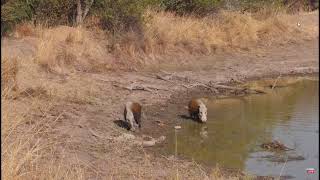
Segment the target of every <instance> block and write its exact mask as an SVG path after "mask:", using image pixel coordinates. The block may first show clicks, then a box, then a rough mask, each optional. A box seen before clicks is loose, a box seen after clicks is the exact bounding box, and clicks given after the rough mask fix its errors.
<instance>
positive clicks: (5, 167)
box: [1, 58, 84, 180]
mask: <svg viewBox="0 0 320 180" xmlns="http://www.w3.org/2000/svg"><path fill="white" fill-rule="evenodd" d="M1 65H2V66H1V70H2V71H1V83H3V84H2V85H3V86H2V87H5V88H3V89H2V91H1V92H2V93H1V107H2V112H1V147H2V149H1V161H2V163H1V171H2V176H1V177H2V178H3V179H52V180H54V179H84V169H83V168H81V167H80V166H79V165H71V164H68V163H66V162H63V160H62V159H63V158H62V159H60V160H59V159H57V158H56V157H55V154H54V152H55V148H56V146H57V144H58V143H60V142H58V141H56V140H55V139H52V138H49V139H48V138H46V135H47V134H48V133H50V132H51V129H50V127H51V125H52V124H53V123H54V122H55V121H56V120H58V118H59V117H56V119H54V120H52V118H47V113H48V111H49V110H50V108H51V107H52V104H51V103H50V102H51V101H52V99H50V100H49V101H43V100H42V98H41V95H43V93H44V92H43V91H45V90H44V89H43V88H35V89H32V88H27V89H24V90H22V89H21V90H20V89H19V91H18V92H17V91H13V88H9V87H12V86H9V85H10V83H11V82H12V81H13V82H14V84H15V85H17V83H18V82H20V81H17V79H19V78H21V77H19V74H20V73H25V71H26V69H21V68H26V67H25V66H23V65H22V66H18V63H17V59H9V58H2V59H1ZM19 65H20V63H19ZM28 68H30V66H28ZM29 71H30V69H29ZM18 72H19V73H18ZM33 73H34V72H33ZM24 75H26V74H24ZM20 80H21V79H20ZM33 81H34V82H36V81H35V80H34V79H33ZM21 87H22V88H25V87H24V86H23V85H22V86H21ZM30 89H31V90H30ZM25 93H26V94H28V96H26V97H25V96H24V94H25ZM11 97H15V98H14V99H13V98H11ZM35 114H38V116H37V117H40V118H36V117H35V116H34V115H35ZM44 164H45V166H44Z"/></svg>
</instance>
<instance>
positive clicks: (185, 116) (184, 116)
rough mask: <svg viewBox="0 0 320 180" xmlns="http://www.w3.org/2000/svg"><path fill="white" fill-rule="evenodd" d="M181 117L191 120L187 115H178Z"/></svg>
mask: <svg viewBox="0 0 320 180" xmlns="http://www.w3.org/2000/svg"><path fill="white" fill-rule="evenodd" d="M178 116H179V117H180V118H182V119H188V120H193V119H192V118H191V117H190V116H187V115H178Z"/></svg>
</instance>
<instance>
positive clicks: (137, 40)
mask: <svg viewBox="0 0 320 180" xmlns="http://www.w3.org/2000/svg"><path fill="white" fill-rule="evenodd" d="M145 15H146V16H148V17H151V19H150V21H148V23H147V24H146V25H145V26H144V32H143V34H141V33H140V34H139V33H136V32H127V33H123V34H121V35H118V36H116V37H115V36H114V35H109V34H108V33H103V32H102V31H101V30H99V29H98V28H97V26H98V25H97V24H99V20H98V19H97V18H96V17H92V18H91V19H90V20H88V22H87V23H88V24H87V26H90V25H91V26H93V27H90V30H89V29H88V28H81V27H78V28H73V27H67V26H59V27H55V28H45V27H44V26H40V25H39V26H30V25H27V24H26V23H24V24H22V25H20V26H18V28H17V30H16V32H18V34H21V36H23V35H24V36H27V35H33V36H35V37H38V43H37V44H38V46H37V52H36V55H35V61H36V62H37V63H38V64H40V65H41V66H42V67H45V68H46V69H47V70H48V71H51V72H55V73H59V74H66V73H71V72H75V71H84V72H101V71H106V70H116V69H120V68H125V69H129V68H132V69H136V68H137V67H141V66H142V65H145V64H153V63H154V62H153V61H154V60H156V59H159V58H161V57H165V56H167V55H169V56H171V57H172V56H173V57H178V56H181V55H184V56H185V55H186V54H189V55H190V54H192V55H212V54H216V53H223V52H225V51H250V50H254V49H255V48H256V47H257V45H258V44H259V45H263V46H270V45H273V44H274V43H282V44H285V43H287V42H293V41H298V40H301V39H304V38H306V37H307V36H308V37H309V36H311V35H313V36H316V33H315V32H316V29H318V28H316V26H314V22H313V26H306V25H304V26H303V28H302V27H297V25H296V23H297V22H296V19H295V17H297V16H294V15H288V14H285V13H284V12H279V11H275V10H274V11H272V10H270V9H262V10H261V11H260V12H257V13H255V14H241V13H239V12H229V11H222V12H220V13H219V14H216V15H214V16H212V17H204V18H196V17H192V16H186V17H178V16H175V15H174V14H172V13H168V12H154V11H147V12H146V14H145ZM87 26H85V27H87ZM311 31H314V32H311ZM156 63H160V62H158V61H156Z"/></svg>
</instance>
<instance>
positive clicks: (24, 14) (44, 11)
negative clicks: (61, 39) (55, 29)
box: [1, 0, 75, 36]
mask: <svg viewBox="0 0 320 180" xmlns="http://www.w3.org/2000/svg"><path fill="white" fill-rule="evenodd" d="M74 14H75V2H73V1H69V0H45V1H43V0H8V1H1V25H2V27H3V28H2V29H1V36H2V35H3V33H5V32H7V31H10V30H11V29H12V28H13V27H14V26H15V24H18V23H20V22H22V21H31V20H34V21H35V22H39V23H46V24H47V25H49V26H53V25H59V24H70V23H72V18H73V15H74Z"/></svg>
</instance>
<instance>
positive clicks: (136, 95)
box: [7, 37, 319, 179]
mask: <svg viewBox="0 0 320 180" xmlns="http://www.w3.org/2000/svg"><path fill="white" fill-rule="evenodd" d="M318 42H319V38H318V37H317V39H312V40H304V41H303V42H301V43H299V44H286V45H283V44H282V45H281V44H279V45H277V46H261V47H260V48H259V49H257V50H255V51H242V52H237V53H229V54H218V55H215V56H210V57H205V58H203V57H199V58H198V59H197V60H193V62H197V63H191V64H190V63H189V64H185V65H183V66H181V67H180V68H177V67H175V68H173V67H163V68H162V70H165V71H166V72H167V73H169V75H168V74H167V75H166V73H165V72H160V71H153V70H152V69H146V70H145V71H142V72H108V73H99V74H94V73H79V74H78V73H76V74H70V75H64V76H53V75H52V77H51V76H50V77H46V78H47V79H46V81H48V82H51V83H56V84H60V85H61V86H62V87H63V86H64V85H65V86H67V85H68V84H71V83H77V84H78V86H77V87H79V86H82V85H83V86H85V85H86V86H87V85H90V86H92V89H93V90H92V93H91V94H92V96H90V97H88V98H89V100H87V101H86V102H84V103H83V102H81V101H80V102H78V101H74V102H73V101H68V100H64V99H60V100H55V101H52V102H50V108H49V109H48V110H47V113H46V116H47V117H46V118H49V119H51V120H52V121H51V122H50V125H49V126H48V127H46V128H47V129H48V133H47V134H46V136H45V137H41V138H43V139H54V140H55V141H57V142H59V143H58V144H57V145H56V147H55V148H54V152H55V154H56V158H57V159H63V160H64V161H65V162H68V163H71V164H73V163H74V164H79V163H80V164H81V165H82V166H83V167H84V168H85V169H86V170H87V171H86V179H110V178H115V179H126V178H128V177H133V178H134V179H172V178H173V177H175V175H176V168H178V169H179V174H180V178H182V179H204V178H206V177H207V174H206V173H207V172H208V171H207V170H205V168H201V167H200V166H199V165H197V164H196V163H194V162H190V161H188V160H177V159H174V158H172V157H164V156H160V155H156V154H154V153H152V148H150V147H143V146H141V145H139V144H138V143H135V142H140V141H141V140H142V139H143V136H144V135H149V136H152V137H154V138H158V137H160V136H162V135H164V136H165V135H166V130H167V129H168V128H173V126H174V125H175V124H177V120H178V119H179V115H187V111H186V109H185V107H184V105H186V102H187V101H188V100H189V99H190V98H192V97H202V96H208V95H209V96H217V95H223V94H226V95H229V94H230V93H231V94H232V93H236V92H227V93H226V91H225V90H221V89H216V90H214V91H211V90H209V89H207V88H205V87H203V86H196V84H197V83H198V84H205V85H210V84H218V83H220V84H225V85H226V84H232V83H234V82H245V81H248V80H252V79H261V78H265V77H278V76H279V75H282V76H287V75H298V74H300V75H306V74H317V73H318V72H319V67H318V66H319V61H318V58H319V51H318V48H319V46H318ZM10 43H12V44H11V45H10ZM10 43H8V44H7V45H8V46H11V47H13V48H14V49H15V52H16V53H21V54H24V55H25V56H29V55H30V56H31V55H32V52H31V51H30V52H29V51H28V49H24V48H22V47H19V45H16V44H17V43H14V40H13V41H10ZM13 45H14V46H13ZM173 69H174V71H173ZM157 75H161V76H162V77H167V78H168V80H163V79H159V78H157ZM141 86H143V87H144V88H145V90H128V89H126V88H124V87H141ZM90 98H91V99H90ZM129 100H130V101H138V102H140V103H142V105H143V110H144V112H145V113H146V117H147V118H146V119H145V120H144V121H143V126H142V129H141V131H139V132H135V133H132V132H129V131H127V130H126V129H124V128H122V127H119V125H117V123H116V122H119V121H120V120H123V115H122V112H123V107H124V103H125V102H127V101H129ZM17 101H21V103H23V102H24V101H23V100H21V99H17ZM39 101H43V102H44V103H46V102H47V101H48V98H47V97H43V98H40V100H39ZM169 112H170V113H169ZM173 112H176V113H177V118H176V119H170V118H169V117H170V116H168V114H172V113H173ZM32 116H34V121H37V120H38V119H39V114H36V113H35V114H33V115H32ZM157 121H161V122H162V123H164V124H165V125H163V126H159V125H158V123H157ZM33 123H35V122H33ZM28 126H29V124H26V125H25V128H27V127H28ZM128 134H129V135H128ZM131 135H133V136H131ZM150 149H151V150H150Z"/></svg>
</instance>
